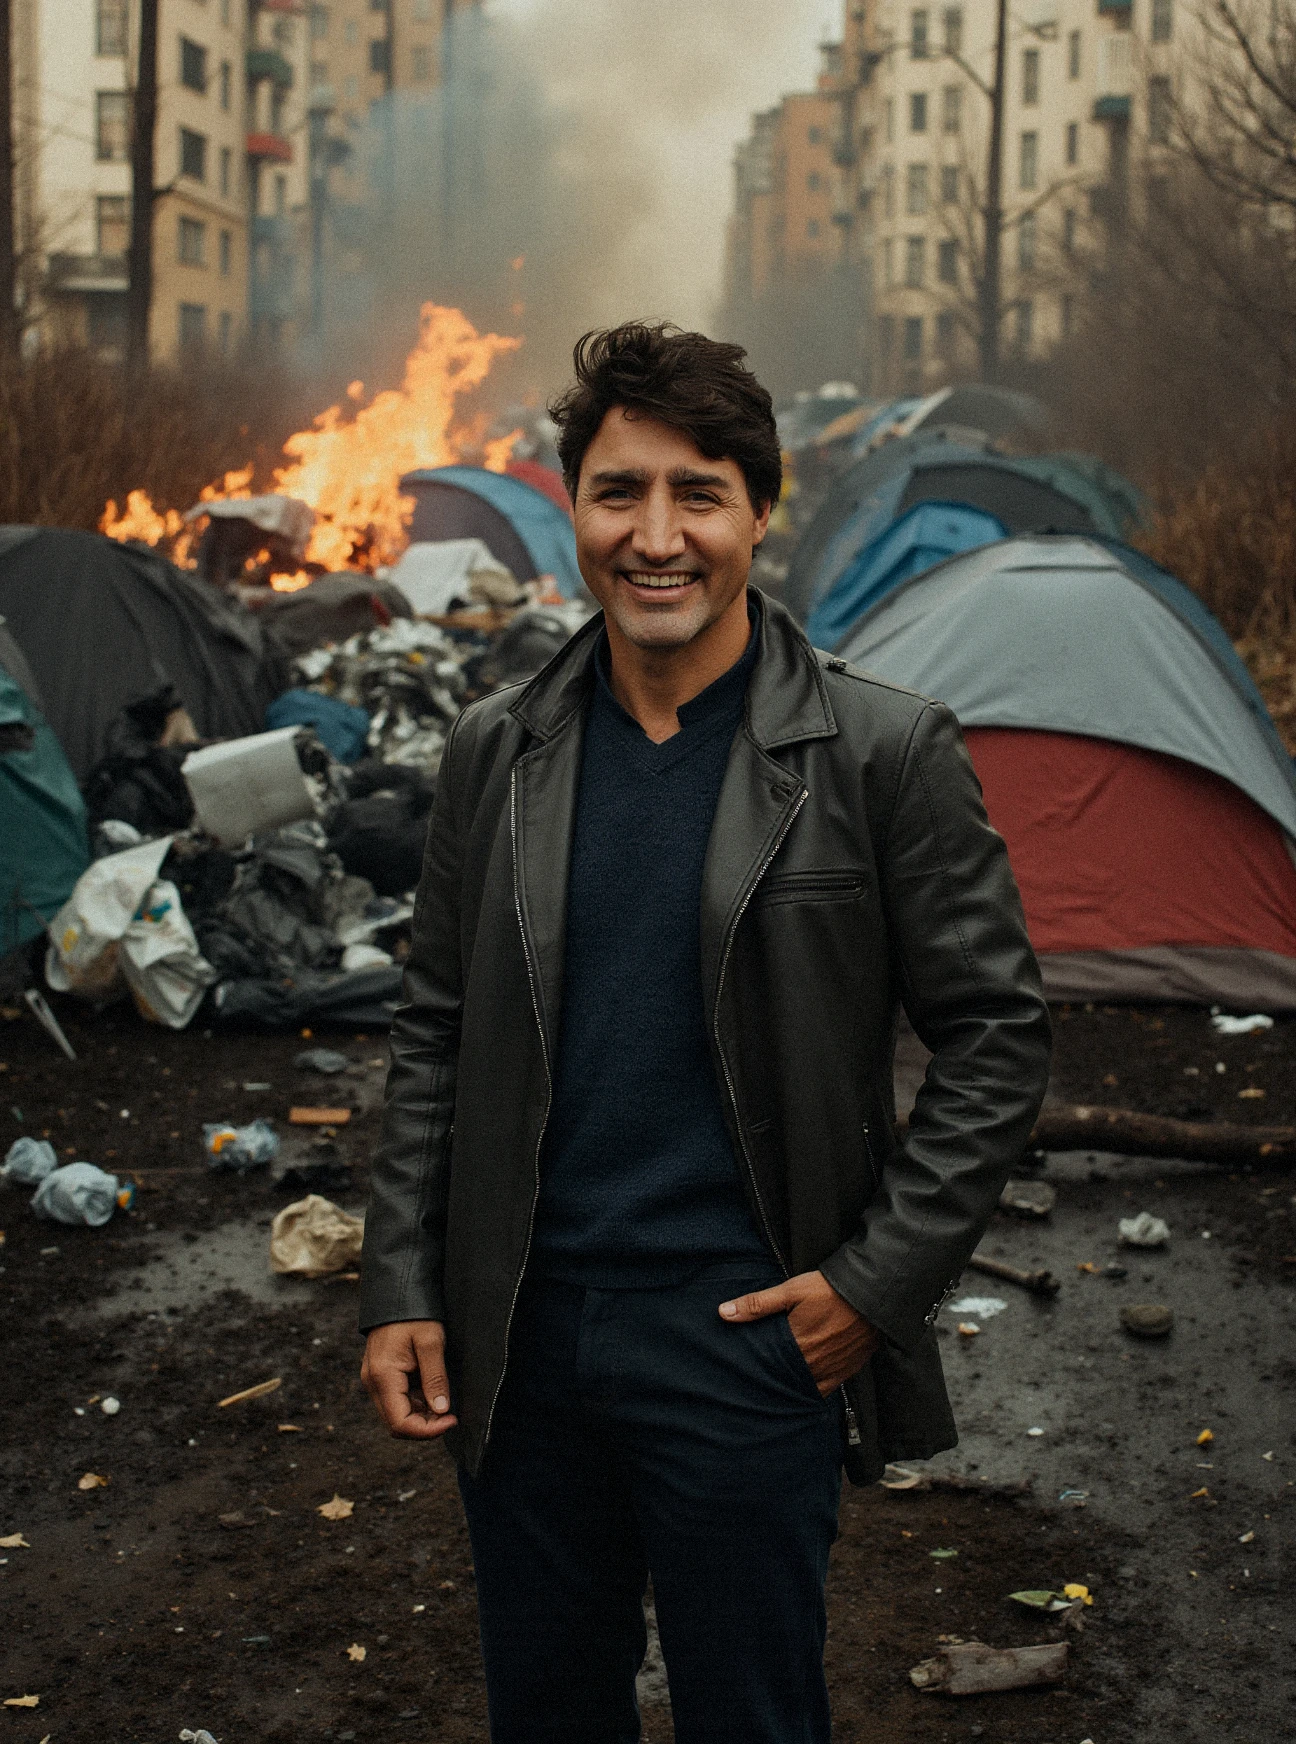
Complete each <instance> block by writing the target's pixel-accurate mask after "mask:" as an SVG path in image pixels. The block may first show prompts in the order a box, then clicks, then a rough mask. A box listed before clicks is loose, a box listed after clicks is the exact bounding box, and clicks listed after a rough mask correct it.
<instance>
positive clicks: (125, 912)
mask: <svg viewBox="0 0 1296 1744" xmlns="http://www.w3.org/2000/svg"><path fill="white" fill-rule="evenodd" d="M171 840H172V838H171V837H170V836H162V837H161V838H160V839H159V840H158V841H156V842H141V843H140V845H139V846H138V847H137V848H126V849H124V850H123V851H122V852H121V853H120V854H107V855H105V856H104V858H103V859H102V860H96V861H95V862H94V864H93V865H92V866H90V867H88V868H87V869H86V870H85V871H84V872H83V873H82V874H81V876H80V878H78V879H77V883H76V889H75V890H74V891H73V892H72V894H71V896H69V897H68V899H67V901H66V902H65V903H64V904H63V906H62V908H61V909H60V910H59V911H58V913H57V914H56V915H55V916H54V919H53V920H52V921H51V922H50V926H49V939H50V943H49V950H48V951H47V953H46V956H45V979H46V980H47V981H48V982H49V984H50V986H51V987H53V988H54V989H55V990H56V991H57V992H59V993H69V992H71V993H80V994H83V995H84V996H85V997H86V998H87V999H106V998H109V997H111V995H112V994H113V993H114V992H115V991H116V989H117V987H118V983H119V978H120V965H119V963H118V960H117V959H118V951H119V948H120V945H121V941H122V939H123V938H124V937H125V935H126V929H127V928H128V927H129V926H130V924H131V921H132V920H133V919H134V917H135V914H136V911H137V910H138V908H139V906H140V904H141V902H143V900H144V898H145V897H146V896H147V895H148V893H149V890H150V889H151V888H152V885H153V883H154V881H155V879H156V878H157V875H158V869H159V867H160V866H161V864H162V862H163V860H165V859H166V857H167V850H168V849H169V848H170V846H171Z"/></svg>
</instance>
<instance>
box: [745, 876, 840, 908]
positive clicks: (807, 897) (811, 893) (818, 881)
mask: <svg viewBox="0 0 1296 1744" xmlns="http://www.w3.org/2000/svg"><path fill="white" fill-rule="evenodd" d="M863 892H864V874H863V873H862V872H857V871H855V870H853V869H852V868H851V867H848V866H845V867H839V866H826V867H824V868H822V870H819V871H811V872H781V873H779V874H777V875H776V876H774V877H772V878H767V879H765V881H764V883H763V884H762V885H761V887H760V889H759V891H758V892H757V895H756V903H757V904H758V905H759V906H760V907H762V908H766V907H770V906H772V905H773V904H774V903H778V902H850V901H852V900H853V899H854V898H855V897H857V896H861V895H863Z"/></svg>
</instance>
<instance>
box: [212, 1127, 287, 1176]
mask: <svg viewBox="0 0 1296 1744" xmlns="http://www.w3.org/2000/svg"><path fill="white" fill-rule="evenodd" d="M203 1148H204V1149H205V1150H206V1152H207V1161H208V1162H209V1163H210V1164H211V1166H212V1168H213V1169H237V1171H238V1172H239V1174H242V1173H243V1172H244V1171H245V1170H247V1169H259V1168H260V1167H261V1165H262V1164H263V1163H270V1162H273V1161H274V1159H275V1158H276V1157H277V1156H278V1155H279V1134H278V1133H277V1132H276V1131H275V1129H274V1128H273V1127H272V1126H271V1124H270V1122H269V1121H268V1120H250V1121H249V1122H248V1124H247V1125H246V1126H228V1125H225V1126H221V1125H215V1126H204V1127H203Z"/></svg>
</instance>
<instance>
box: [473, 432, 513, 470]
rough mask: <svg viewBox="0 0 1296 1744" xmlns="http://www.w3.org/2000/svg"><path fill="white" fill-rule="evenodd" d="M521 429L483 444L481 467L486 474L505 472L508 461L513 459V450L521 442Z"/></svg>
mask: <svg viewBox="0 0 1296 1744" xmlns="http://www.w3.org/2000/svg"><path fill="white" fill-rule="evenodd" d="M521 437H522V431H521V429H520V428H519V429H517V430H510V431H509V433H508V435H507V436H496V437H495V439H494V440H493V441H491V442H486V443H483V445H482V453H483V455H484V457H485V458H484V459H483V460H482V465H483V466H484V467H485V468H486V471H487V472H507V471H508V464H509V461H510V460H512V458H513V450H514V449H515V448H516V447H517V445H518V442H519V441H520V440H521Z"/></svg>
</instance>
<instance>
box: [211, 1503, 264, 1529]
mask: <svg viewBox="0 0 1296 1744" xmlns="http://www.w3.org/2000/svg"><path fill="white" fill-rule="evenodd" d="M218 1518H219V1520H220V1523H221V1525H222V1526H223V1527H224V1528H225V1530H226V1531H227V1532H236V1531H238V1529H239V1528H240V1527H242V1526H255V1525H256V1521H255V1520H249V1519H248V1517H247V1515H246V1514H245V1513H244V1512H243V1510H242V1509H241V1508H236V1509H234V1511H233V1512H232V1513H229V1514H221V1515H219V1516H218Z"/></svg>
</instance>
